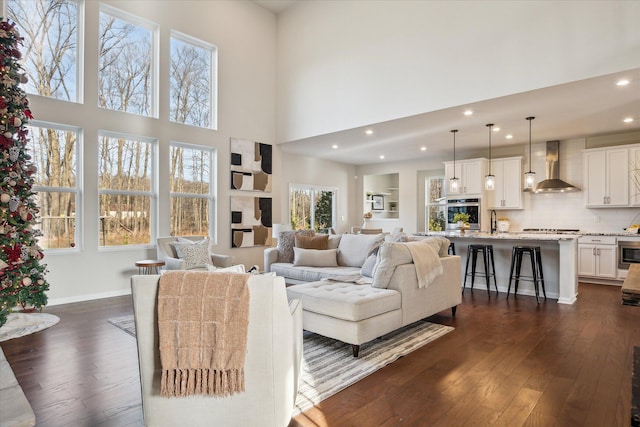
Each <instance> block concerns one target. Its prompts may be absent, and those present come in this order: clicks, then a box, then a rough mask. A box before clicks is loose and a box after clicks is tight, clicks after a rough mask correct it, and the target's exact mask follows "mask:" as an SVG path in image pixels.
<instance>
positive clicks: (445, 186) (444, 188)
mask: <svg viewBox="0 0 640 427" xmlns="http://www.w3.org/2000/svg"><path fill="white" fill-rule="evenodd" d="M433 179H439V180H440V181H442V185H441V188H442V198H441V200H443V201H444V203H442V202H439V203H430V200H429V192H430V190H431V188H430V185H431V184H430V182H431V180H433ZM424 184H425V185H424V223H425V231H427V232H428V231H431V229H430V227H429V225H430V224H429V222H430V220H431V218H430V215H429V210H430V208H431V207H438V208H442V207H444V226H443V227H442V231H446V230H447V192H448V190H449V184H448V182H447V177H446V176H444V175H433V176H427V177H425V178H424ZM438 210H440V209H438ZM436 220H437V218H436Z"/></svg>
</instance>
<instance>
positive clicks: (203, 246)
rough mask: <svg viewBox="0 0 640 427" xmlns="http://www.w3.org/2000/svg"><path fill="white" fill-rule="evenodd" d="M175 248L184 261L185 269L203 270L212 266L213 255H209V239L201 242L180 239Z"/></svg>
mask: <svg viewBox="0 0 640 427" xmlns="http://www.w3.org/2000/svg"><path fill="white" fill-rule="evenodd" d="M173 246H174V247H175V248H176V254H177V255H178V258H180V259H181V260H183V261H184V263H185V266H184V267H185V269H187V270H189V269H192V268H203V267H206V266H208V265H211V264H212V262H211V255H210V254H209V238H208V237H206V238H204V239H202V240H200V241H199V242H192V241H191V240H188V239H179V241H177V242H175V243H174V244H173Z"/></svg>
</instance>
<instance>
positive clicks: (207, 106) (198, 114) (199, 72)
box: [169, 32, 217, 129]
mask: <svg viewBox="0 0 640 427" xmlns="http://www.w3.org/2000/svg"><path fill="white" fill-rule="evenodd" d="M216 52H217V50H216V48H215V46H213V45H210V44H207V43H204V42H202V41H199V40H196V39H194V38H192V37H189V36H186V35H184V34H180V33H177V32H172V33H171V65H170V76H169V77H170V89H169V90H170V99H169V106H170V109H171V110H170V120H171V121H172V122H176V123H184V124H188V125H193V126H199V127H205V128H212V129H216V114H217V112H216V101H215V100H216V62H217V61H216Z"/></svg>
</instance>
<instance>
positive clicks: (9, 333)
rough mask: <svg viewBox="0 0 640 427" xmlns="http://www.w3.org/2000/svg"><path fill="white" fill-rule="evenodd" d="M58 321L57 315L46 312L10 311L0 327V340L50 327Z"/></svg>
mask: <svg viewBox="0 0 640 427" xmlns="http://www.w3.org/2000/svg"><path fill="white" fill-rule="evenodd" d="M59 321H60V318H59V317H58V316H54V315H53V314H48V313H10V314H9V315H8V316H7V323H5V324H4V325H2V327H0V342H2V341H7V340H10V339H13V338H19V337H22V336H25V335H29V334H33V333H34V332H38V331H41V330H43V329H47V328H50V327H51V326H53V325H55V324H56V323H58V322H59Z"/></svg>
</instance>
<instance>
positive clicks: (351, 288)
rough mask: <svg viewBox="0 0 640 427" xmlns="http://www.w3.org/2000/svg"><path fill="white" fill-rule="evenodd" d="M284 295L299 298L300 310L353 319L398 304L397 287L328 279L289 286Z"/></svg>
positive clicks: (357, 319) (394, 307)
mask: <svg viewBox="0 0 640 427" xmlns="http://www.w3.org/2000/svg"><path fill="white" fill-rule="evenodd" d="M287 296H288V297H289V298H295V299H300V300H301V301H302V308H303V310H304V311H311V312H314V313H317V314H322V315H325V316H331V317H335V318H337V319H343V320H349V321H354V322H357V321H360V320H364V319H368V318H370V317H374V316H378V315H380V314H383V313H387V312H389V311H393V310H399V309H400V308H401V295H400V292H398V291H395V290H391V289H379V288H373V287H371V285H359V284H356V283H343V282H333V281H328V280H321V281H318V282H312V283H304V284H301V285H293V286H289V287H288V288H287Z"/></svg>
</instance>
